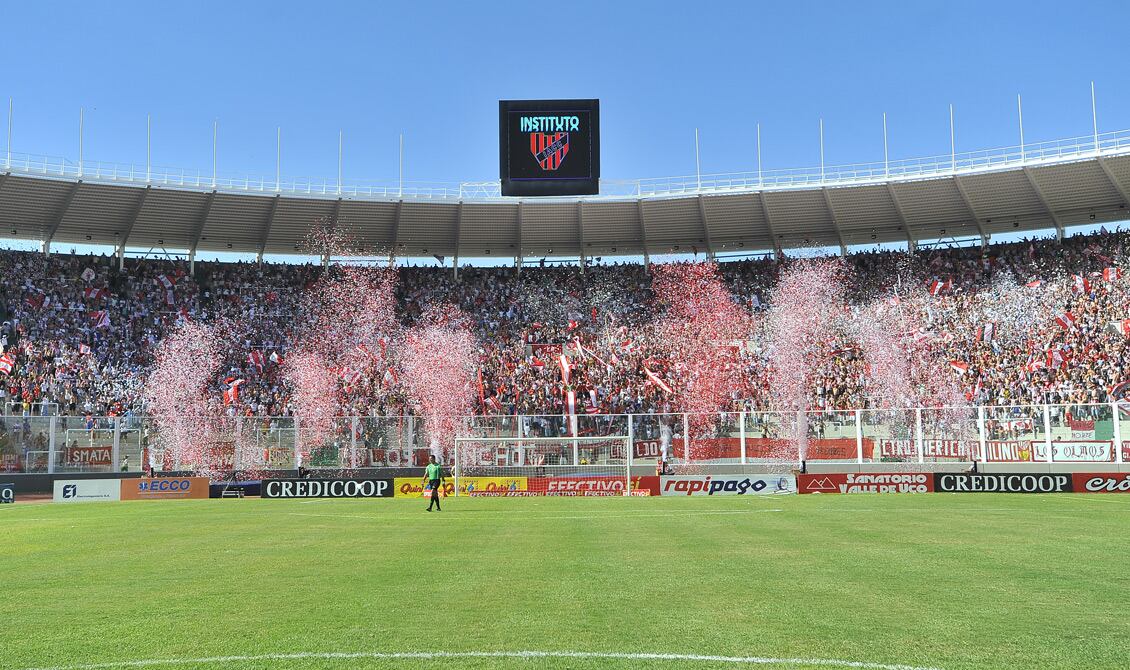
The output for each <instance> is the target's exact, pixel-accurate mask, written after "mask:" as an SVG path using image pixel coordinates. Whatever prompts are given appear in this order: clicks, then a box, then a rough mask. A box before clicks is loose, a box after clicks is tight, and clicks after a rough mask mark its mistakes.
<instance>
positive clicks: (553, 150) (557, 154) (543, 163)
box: [530, 133, 569, 170]
mask: <svg viewBox="0 0 1130 670" xmlns="http://www.w3.org/2000/svg"><path fill="white" fill-rule="evenodd" d="M530 153H532V154H533V155H534V160H536V161H537V162H538V165H539V166H540V167H541V169H543V170H556V169H557V168H559V167H561V161H563V160H565V156H566V155H568V153H569V133H530Z"/></svg>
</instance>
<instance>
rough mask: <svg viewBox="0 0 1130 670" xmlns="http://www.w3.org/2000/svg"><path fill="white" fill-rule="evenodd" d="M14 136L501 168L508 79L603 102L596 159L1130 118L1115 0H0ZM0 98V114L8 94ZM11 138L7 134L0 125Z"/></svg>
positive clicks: (645, 162) (43, 143) (129, 157)
mask: <svg viewBox="0 0 1130 670" xmlns="http://www.w3.org/2000/svg"><path fill="white" fill-rule="evenodd" d="M2 22H3V25H4V47H5V49H4V51H5V61H6V62H5V66H4V68H3V75H2V76H0V98H3V99H4V102H5V103H6V99H7V98H8V97H12V98H13V99H14V105H15V115H14V124H13V125H14V129H13V142H12V144H13V149H14V150H16V151H24V152H29V153H43V154H50V155H58V156H67V157H72V158H73V157H77V154H78V137H77V135H78V129H77V126H78V110H79V108H80V107H83V108H85V157H86V158H87V160H106V161H115V162H127V163H128V162H137V163H141V164H144V160H145V118H146V114H152V116H153V162H154V164H157V165H168V166H177V167H185V168H192V169H199V170H201V171H204V172H210V170H211V163H212V156H211V135H212V122H213V120H218V121H219V126H220V132H219V136H220V141H219V169H220V172H221V173H225V172H226V173H248V172H250V173H256V174H265V175H273V174H274V171H275V164H274V163H275V129H276V127H277V126H281V127H282V134H283V165H282V172H283V174H284V177H285V176H287V175H289V176H307V177H327V178H334V177H335V175H336V173H337V134H338V130H339V129H340V130H342V131H344V133H345V156H344V173H345V180H346V181H347V182H349V181H361V180H378V181H394V180H395V179H396V176H397V136H398V134H399V133H404V136H405V144H406V154H407V158H406V173H407V174H406V178H408V179H415V180H445V181H446V180H463V179H467V180H478V179H496V178H497V177H498V160H497V159H498V153H497V134H498V133H497V129H498V126H497V101H498V100H499V99H500V98H540V97H546V98H552V97H597V98H600V99H601V116H602V123H601V131H602V139H603V142H602V159H603V160H602V174H603V176H604V177H606V178H632V177H651V176H669V175H685V174H693V172H694V129H695V128H696V127H698V128H699V129H700V132H701V138H702V139H701V147H702V169H703V171H704V172H723V171H736V170H752V169H754V168H755V166H756V163H755V160H756V159H755V133H754V124H755V123H758V122H760V123H761V126H762V146H763V149H762V154H763V159H764V164H765V167H766V169H769V168H786V167H800V166H812V165H816V164H818V162H819V145H818V136H817V123H818V119H819V118H821V117H823V118H824V124H825V147H826V149H825V152H826V162H827V163H828V164H829V165H832V164H839V163H850V162H864V161H875V160H881V159H882V127H881V114H882V113H883V112H886V113H887V114H888V118H889V129H890V147H891V148H890V151H891V157H892V159H895V158H900V157H918V156H926V155H934V154H945V153H948V152H949V126H948V105H949V104H950V103H953V104H954V107H955V114H956V126H957V150H958V151H962V150H973V149H983V148H989V147H997V146H1006V145H1013V144H1016V143H1017V141H1018V137H1017V122H1016V94H1017V93H1022V94H1023V96H1024V123H1025V135H1026V139H1027V140H1028V141H1039V140H1046V139H1053V138H1060V137H1068V136H1075V135H1086V134H1089V133H1090V132H1091V107H1090V105H1091V102H1090V82H1091V81H1092V80H1094V82H1095V85H1096V87H1097V90H1098V116H1099V126H1100V130H1116V129H1122V128H1127V127H1130V87H1128V86H1127V83H1128V74H1127V68H1126V63H1127V62H1128V58H1130V57H1128V55H1127V53H1128V52H1127V46H1126V40H1125V39H1122V38H1119V37H1117V36H1116V35H1115V32H1114V31H1112V29H1111V28H1112V27H1124V26H1126V25H1128V24H1130V3H1127V2H1125V0H1123V1H1121V2H1078V3H1070V4H1066V3H1062V2H1007V3H1006V2H946V3H924V2H923V3H916V2H889V3H868V2H851V3H847V2H844V3H833V2H790V3H759V2H735V3H729V2H697V3H687V2H682V3H677V4H664V3H656V2H650V3H627V2H555V3H531V2H522V3H465V2H450V3H447V2H410V3H400V4H395V5H394V4H388V3H370V2H329V1H324V2H318V3H298V2H272V3H257V4H251V3H232V2H194V3H161V2H145V3H136V2H124V1H122V2H82V3H74V2H56V3H15V2H8V3H5V6H4V7H3V18H2ZM2 113H3V112H2V111H0V114H2ZM2 140H3V137H2V136H0V142H2Z"/></svg>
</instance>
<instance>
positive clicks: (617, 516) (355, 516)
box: [287, 509, 785, 521]
mask: <svg viewBox="0 0 1130 670" xmlns="http://www.w3.org/2000/svg"><path fill="white" fill-rule="evenodd" d="M784 511H785V510H783V509H736V510H702V511H690V512H684V511H672V512H645V513H641V514H575V515H568V516H565V515H553V516H543V515H539V514H528V513H522V512H494V513H491V512H476V513H475V514H474V515H473V516H470V517H467V516H462V515H459V514H455V515H447V516H448V517H450V518H456V519H461V520H464V521H466V520H467V519H477V518H481V517H483V516H496V517H497V516H506V517H511V516H512V517H516V518H517V517H521V518H523V519H537V520H541V519H636V518H640V519H643V518H648V517H666V518H671V517H680V516H706V515H715V514H760V513H763V512H784ZM287 515H289V516H324V517H330V518H336V519H374V520H378V519H380V520H383V519H418V518H419V516H418V515H417V514H415V513H411V514H373V515H363V514H312V513H307V512H287ZM438 516H441V517H442V516H444V514H443V512H439V513H438Z"/></svg>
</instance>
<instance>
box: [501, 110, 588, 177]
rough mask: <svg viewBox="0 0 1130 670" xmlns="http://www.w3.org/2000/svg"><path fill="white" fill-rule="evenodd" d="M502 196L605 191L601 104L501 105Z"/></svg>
mask: <svg viewBox="0 0 1130 670" xmlns="http://www.w3.org/2000/svg"><path fill="white" fill-rule="evenodd" d="M498 145H499V151H498V155H499V175H500V176H501V178H502V195H517V196H538V195H594V194H596V193H599V192H600V101H599V100H500V101H499V103H498Z"/></svg>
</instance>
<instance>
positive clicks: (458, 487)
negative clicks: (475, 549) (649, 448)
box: [452, 435, 632, 496]
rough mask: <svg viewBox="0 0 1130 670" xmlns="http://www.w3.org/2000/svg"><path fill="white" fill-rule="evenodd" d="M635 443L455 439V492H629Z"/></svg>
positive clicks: (624, 439)
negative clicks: (632, 445) (632, 451)
mask: <svg viewBox="0 0 1130 670" xmlns="http://www.w3.org/2000/svg"><path fill="white" fill-rule="evenodd" d="M631 468H632V456H631V443H630V440H629V438H628V436H626V435H609V436H602V437H470V436H467V437H456V438H455V457H454V466H453V467H452V479H453V480H454V484H455V495H457V496H458V495H492V496H529V495H575V496H589V495H628V494H629V493H630V491H631V490H632V476H631Z"/></svg>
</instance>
